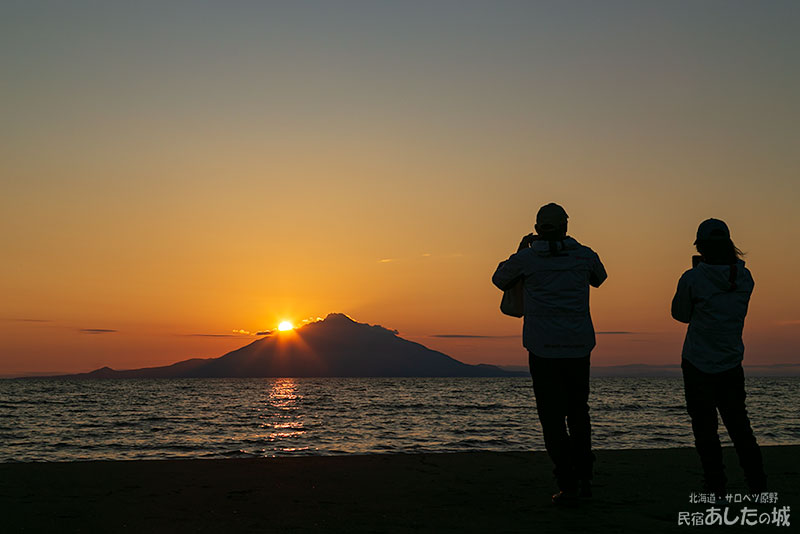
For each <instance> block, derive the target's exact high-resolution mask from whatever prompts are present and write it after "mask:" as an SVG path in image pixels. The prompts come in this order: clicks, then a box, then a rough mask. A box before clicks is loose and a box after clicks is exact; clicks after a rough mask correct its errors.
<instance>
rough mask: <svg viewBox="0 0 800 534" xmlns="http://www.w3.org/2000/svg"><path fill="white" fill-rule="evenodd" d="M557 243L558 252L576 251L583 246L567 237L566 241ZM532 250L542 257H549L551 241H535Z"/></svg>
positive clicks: (562, 240)
mask: <svg viewBox="0 0 800 534" xmlns="http://www.w3.org/2000/svg"><path fill="white" fill-rule="evenodd" d="M555 243H556V252H560V251H562V250H575V249H577V248H579V247H580V246H581V244H580V243H578V242H577V241H576V240H575V239H573V238H571V237H569V236H567V237H565V238H564V239H561V240H558V241H556V242H555ZM531 248H532V249H533V251H534V252H535V253H537V254H540V255H544V256H546V255H548V254H550V242H549V241H544V240H542V241H534V242H533V243H532V244H531Z"/></svg>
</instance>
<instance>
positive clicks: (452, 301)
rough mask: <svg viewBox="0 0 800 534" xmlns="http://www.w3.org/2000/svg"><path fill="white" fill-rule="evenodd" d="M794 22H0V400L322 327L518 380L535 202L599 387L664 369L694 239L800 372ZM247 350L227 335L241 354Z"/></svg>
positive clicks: (5, 9) (380, 7)
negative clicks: (719, 242)
mask: <svg viewBox="0 0 800 534" xmlns="http://www.w3.org/2000/svg"><path fill="white" fill-rule="evenodd" d="M798 27H800V3H798V2H791V1H787V2H781V1H770V2H750V1H741V2H740V1H727V0H726V1H717V2H714V1H705V2H680V1H670V2H666V1H664V2H646V1H642V2H639V1H636V2H634V1H629V2H593V1H585V2H577V1H568V2H562V1H559V2H528V1H520V2H512V1H501V2H483V1H481V2H468V1H463V0H459V1H453V2H445V1H432V2H400V1H398V2H366V1H365V2H342V1H335V2H322V1H320V2H282V3H277V2H275V3H267V2H263V3H258V2H177V1H176V2H166V3H165V2H37V1H25V2H9V1H3V2H0V72H2V79H1V84H0V122H1V123H2V128H1V129H0V184H1V186H0V250H2V262H0V375H11V374H16V373H27V372H45V371H56V372H80V371H88V370H91V369H95V368H98V367H101V366H104V365H108V366H110V367H113V368H117V369H124V368H133V367H144V366H153V365H164V364H169V363H172V362H175V361H177V360H180V359H185V358H190V357H213V356H219V355H222V354H223V353H225V352H227V351H229V350H232V349H234V348H237V347H239V346H242V345H244V344H246V343H249V342H251V341H252V340H254V339H255V337H254V335H253V334H255V333H256V332H258V331H263V330H268V329H274V328H276V327H277V325H278V323H279V322H280V321H282V320H290V321H292V322H294V323H295V324H299V323H300V321H302V320H303V319H310V318H314V317H318V316H323V317H324V316H325V315H326V314H327V313H329V312H343V313H346V314H348V315H350V316H351V317H352V318H353V319H355V320H357V321H360V322H367V323H370V324H381V325H384V326H386V327H388V328H394V329H397V330H399V332H400V335H401V336H403V337H405V338H408V339H411V340H414V341H417V342H420V343H422V344H424V345H427V346H429V347H431V348H434V349H437V350H441V351H443V352H445V353H447V354H449V355H451V356H453V357H455V358H458V359H460V360H462V361H464V362H467V363H496V364H508V365H523V364H525V363H526V361H527V353H526V352H525V351H524V350H523V349H522V346H521V340H520V337H519V334H520V332H521V327H522V325H521V320H519V319H513V318H510V317H506V316H503V315H502V314H501V313H500V311H499V309H498V305H499V302H500V297H501V293H500V292H499V291H498V290H497V289H496V288H494V287H493V286H492V284H491V281H490V278H491V275H492V273H493V271H494V269H495V267H496V266H497V263H498V262H499V261H500V260H503V259H505V258H506V257H507V256H508V255H509V254H510V253H511V252H513V251H514V250H515V249H516V245H517V243H518V242H519V239H520V237H521V236H522V235H523V234H526V233H528V232H530V231H532V229H533V228H532V227H533V222H534V218H535V213H536V210H537V209H538V207H539V206H541V205H542V204H545V203H547V202H551V201H555V202H558V203H560V204H561V205H563V206H564V207H565V209H566V210H567V212H568V213H569V215H570V228H569V230H570V232H569V233H570V235H572V236H573V237H575V238H576V239H577V240H578V241H580V242H582V243H583V244H586V245H588V246H590V247H592V248H593V249H594V250H595V251H597V252H598V254H599V255H600V257H601V259H602V260H603V262H604V263H605V265H606V269H607V271H608V274H609V278H608V281H607V283H606V284H604V285H603V286H602V287H601V288H600V289H597V290H592V295H591V301H592V315H593V318H594V323H595V328H596V329H597V330H598V332H601V334H600V335H598V346H597V349H596V350H595V352H594V353H593V357H592V358H593V363H594V365H615V364H626V363H651V364H666V363H678V362H679V359H680V348H681V344H682V340H683V334H684V331H685V326H684V325H681V324H678V323H676V322H675V321H673V320H672V319H671V318H670V316H669V304H670V299H671V298H672V295H673V293H674V290H675V287H676V284H677V280H678V277H679V276H680V275H681V273H682V272H683V271H684V270H685V269H687V268H688V267H689V266H690V263H691V260H690V258H691V255H692V254H693V253H694V250H693V247H692V242H693V241H694V233H695V231H696V228H697V225H698V223H700V222H701V221H702V220H703V219H706V218H708V217H716V218H721V219H723V220H725V221H726V222H727V223H728V224H729V226H730V228H731V231H732V234H733V239H734V241H735V242H736V244H737V245H739V247H740V248H742V249H743V250H744V251H746V252H747V256H746V261H747V265H748V267H749V268H750V269H751V271H752V273H753V276H754V278H755V280H756V289H755V293H754V294H753V299H752V301H751V307H750V314H749V315H748V318H747V322H746V329H745V343H746V346H747V350H746V353H745V363H746V364H751V365H755V364H775V363H800V354H799V353H798V347H800V305H799V304H798V303H800V279H798V276H799V275H800V246H798V243H800V231H799V230H798V229H799V228H800V210H798V205H800V192H798V191H800V187H798V186H799V185H800V183H799V182H800V133H798V132H800V130H798V124H800V99H798V95H800V32H799V31H798ZM248 332H249V333H248Z"/></svg>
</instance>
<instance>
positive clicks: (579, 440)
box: [528, 353, 594, 490]
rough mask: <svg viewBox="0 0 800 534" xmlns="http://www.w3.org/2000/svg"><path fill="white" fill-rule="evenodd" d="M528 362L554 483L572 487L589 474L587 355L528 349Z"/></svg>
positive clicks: (592, 458) (590, 475) (565, 487)
mask: <svg viewBox="0 0 800 534" xmlns="http://www.w3.org/2000/svg"><path fill="white" fill-rule="evenodd" d="M528 362H529V364H530V369H531V377H532V378H533V393H534V395H535V396H536V410H537V411H538V412H539V421H540V422H541V424H542V434H543V435H544V446H545V448H546V449H547V453H548V454H549V455H550V459H551V460H552V461H553V464H554V465H555V469H554V470H553V473H554V474H555V476H556V480H557V481H558V487H559V489H561V490H570V489H574V488H575V487H577V484H578V480H579V479H586V480H588V479H591V478H592V464H593V462H594V455H593V454H592V430H591V425H590V423H589V404H588V402H589V356H585V357H583V358H542V357H540V356H536V355H534V354H533V353H529V357H528ZM565 419H566V424H565V422H564V421H565ZM567 428H569V433H567Z"/></svg>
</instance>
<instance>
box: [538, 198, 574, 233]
mask: <svg viewBox="0 0 800 534" xmlns="http://www.w3.org/2000/svg"><path fill="white" fill-rule="evenodd" d="M568 218H569V216H568V215H567V212H566V211H564V208H562V207H561V206H559V205H558V204H556V203H555V202H551V203H550V204H545V205H544V206H542V207H541V208H539V213H537V214H536V224H537V225H539V226H541V227H543V228H544V227H552V228H558V227H559V226H562V225H565V224H567V219H568Z"/></svg>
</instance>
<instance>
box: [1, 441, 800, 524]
mask: <svg viewBox="0 0 800 534" xmlns="http://www.w3.org/2000/svg"><path fill="white" fill-rule="evenodd" d="M762 451H763V454H764V461H765V465H766V469H767V473H768V476H769V491H771V492H777V493H778V499H779V500H778V503H777V505H778V506H784V505H788V506H790V507H792V508H795V507H796V505H797V504H798V503H800V472H799V471H800V469H798V468H799V467H800V466H799V465H798V458H800V445H777V446H764V447H762ZM595 453H596V454H597V456H598V462H597V464H596V465H595V479H594V497H593V498H592V499H590V500H588V501H586V502H583V503H581V504H580V505H579V506H578V507H576V508H574V509H564V508H558V507H554V506H553V505H552V504H550V502H549V496H550V495H551V494H552V493H553V492H554V491H555V484H554V481H553V477H552V474H551V469H552V466H551V464H550V460H549V458H548V457H547V455H546V453H544V452H459V453H421V454H414V453H408V454H404V453H391V454H363V455H344V456H302V457H285V456H283V457H271V458H235V459H163V460H86V461H73V462H14V463H2V464H0V503H2V508H3V509H4V510H3V511H2V517H3V524H4V528H3V530H4V532H45V531H56V530H57V531H63V532H81V531H83V532H87V531H104V532H120V531H129V532H186V531H192V532H222V531H230V532H320V531H325V532H376V531H378V532H408V531H420V532H456V531H459V532H463V531H470V532H532V531H536V532H551V531H559V532H565V531H566V532H572V531H575V532H579V531H583V532H586V531H590V532H623V531H625V532H642V531H645V530H646V529H647V530H651V531H653V532H669V531H675V532H680V531H686V530H687V529H692V528H697V527H687V526H680V527H679V526H678V524H677V522H678V521H677V520H678V514H679V512H698V511H702V510H705V509H706V508H707V507H708V505H701V504H690V503H689V495H690V493H691V492H697V493H699V492H702V489H701V483H700V478H701V471H700V462H699V459H698V457H697V454H696V453H695V451H694V449H692V448H688V447H684V448H672V449H620V450H610V449H598V450H596V451H595ZM724 457H725V465H726V467H727V473H728V477H729V479H730V485H729V491H730V492H732V493H740V494H744V493H746V487H745V486H744V482H743V480H742V473H741V469H740V468H739V466H738V461H737V459H736V455H735V452H734V451H733V450H732V449H731V448H725V449H724ZM730 506H731V507H734V508H735V510H740V509H741V507H742V506H743V505H742V504H733V503H732V504H731V505H730ZM755 507H756V508H758V509H759V510H761V509H762V508H763V509H764V511H767V510H769V511H771V510H772V508H773V505H769V506H768V505H755ZM724 528H725V531H726V532H728V531H729V530H730V529H733V531H737V530H738V529H741V530H742V531H745V529H746V531H747V532H757V531H770V532H771V531H774V529H776V528H779V527H775V526H767V527H758V526H756V527H750V526H748V527H741V526H740V527H724ZM778 531H782V530H781V529H779V530H778Z"/></svg>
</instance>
